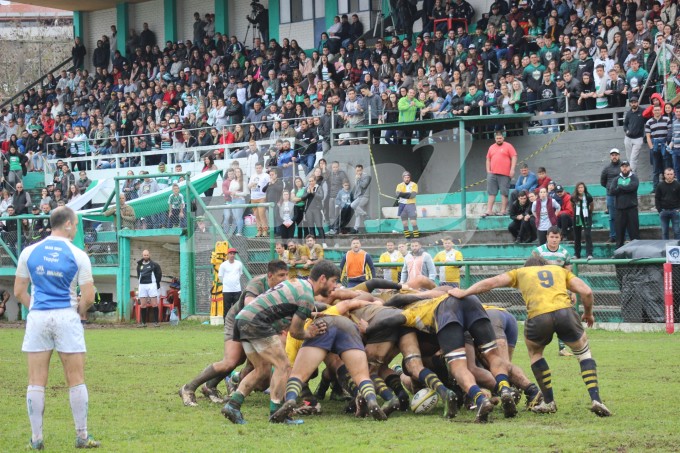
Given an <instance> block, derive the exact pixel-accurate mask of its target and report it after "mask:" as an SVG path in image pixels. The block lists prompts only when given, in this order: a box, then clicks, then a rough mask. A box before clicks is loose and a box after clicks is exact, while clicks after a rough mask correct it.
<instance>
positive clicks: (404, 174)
mask: <svg viewBox="0 0 680 453" xmlns="http://www.w3.org/2000/svg"><path fill="white" fill-rule="evenodd" d="M401 176H402V177H403V176H411V172H409V171H405V172H404V173H402V174H401Z"/></svg>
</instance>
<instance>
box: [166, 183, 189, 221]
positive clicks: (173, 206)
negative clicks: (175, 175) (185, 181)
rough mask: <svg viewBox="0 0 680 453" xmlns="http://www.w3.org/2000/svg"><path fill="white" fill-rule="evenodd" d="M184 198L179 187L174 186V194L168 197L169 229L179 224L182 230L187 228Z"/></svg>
mask: <svg viewBox="0 0 680 453" xmlns="http://www.w3.org/2000/svg"><path fill="white" fill-rule="evenodd" d="M184 206H185V205H184V196H183V195H182V194H181V193H179V186H178V185H177V184H173V185H172V193H171V194H170V196H169V197H168V224H167V227H168V228H172V227H173V226H175V225H177V224H179V226H180V228H184V227H186V219H185V218H184Z"/></svg>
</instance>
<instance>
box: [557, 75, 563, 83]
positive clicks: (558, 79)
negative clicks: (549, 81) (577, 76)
mask: <svg viewBox="0 0 680 453" xmlns="http://www.w3.org/2000/svg"><path fill="white" fill-rule="evenodd" d="M560 80H564V78H562V76H561V75H558V76H557V77H555V82H559V81H560Z"/></svg>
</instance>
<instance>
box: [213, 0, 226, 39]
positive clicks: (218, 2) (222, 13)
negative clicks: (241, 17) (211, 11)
mask: <svg viewBox="0 0 680 453" xmlns="http://www.w3.org/2000/svg"><path fill="white" fill-rule="evenodd" d="M215 32H216V33H222V34H223V35H228V34H229V0H215Z"/></svg>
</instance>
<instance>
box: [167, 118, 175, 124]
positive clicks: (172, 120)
mask: <svg viewBox="0 0 680 453" xmlns="http://www.w3.org/2000/svg"><path fill="white" fill-rule="evenodd" d="M168 123H176V121H175V119H174V118H170V121H168Z"/></svg>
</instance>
